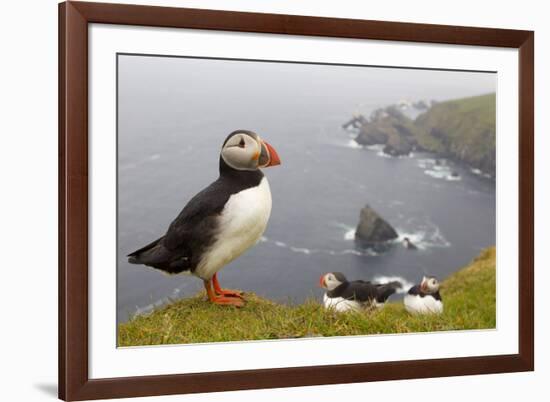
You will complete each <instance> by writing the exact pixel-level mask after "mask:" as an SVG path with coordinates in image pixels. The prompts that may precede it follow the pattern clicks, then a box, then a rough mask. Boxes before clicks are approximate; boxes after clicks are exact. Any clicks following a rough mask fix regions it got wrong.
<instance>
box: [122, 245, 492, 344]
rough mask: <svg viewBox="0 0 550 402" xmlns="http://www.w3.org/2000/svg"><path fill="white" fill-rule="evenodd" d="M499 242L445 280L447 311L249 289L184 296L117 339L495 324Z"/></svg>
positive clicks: (125, 328) (180, 340)
mask: <svg viewBox="0 0 550 402" xmlns="http://www.w3.org/2000/svg"><path fill="white" fill-rule="evenodd" d="M495 278H496V269H495V248H494V247H492V248H489V249H487V250H485V251H483V252H482V253H481V255H480V256H479V257H477V258H476V259H475V260H473V261H472V262H471V263H470V264H469V265H468V266H467V267H465V268H463V269H461V270H460V271H458V272H456V273H454V274H453V275H451V276H450V277H449V278H447V279H446V280H445V281H443V283H442V286H441V295H442V297H443V300H444V303H445V311H444V313H443V314H441V315H439V316H411V315H410V314H408V313H407V312H406V311H405V308H404V307H403V304H402V303H397V302H395V303H388V304H387V305H386V306H385V307H384V308H383V309H381V310H376V311H364V312H349V313H335V312H332V311H327V310H325V309H324V308H323V307H322V306H321V304H320V302H319V301H317V300H309V301H307V302H305V303H304V304H300V305H284V304H278V303H274V302H272V301H269V300H266V299H263V298H260V297H258V296H256V295H254V294H252V293H247V294H246V297H247V300H248V303H247V304H246V306H245V307H243V308H241V309H237V308H234V307H220V306H216V305H213V304H210V303H208V302H207V301H206V299H205V296H204V294H199V295H196V296H194V297H191V298H188V299H181V300H178V301H175V302H174V303H172V304H170V305H167V306H165V307H162V308H160V309H158V310H156V311H154V312H153V313H151V314H149V315H143V316H136V317H134V318H133V319H132V320H130V321H129V322H128V323H125V324H122V325H120V326H119V331H118V345H119V346H138V345H160V344H184V343H197V342H224V341H241V340H258V339H285V338H303V337H316V336H342V335H367V334H391V333H404V332H425V331H445V330H462V329H485V328H495V324H496V308H495V306H496V282H495Z"/></svg>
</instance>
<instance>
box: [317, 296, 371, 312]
mask: <svg viewBox="0 0 550 402" xmlns="http://www.w3.org/2000/svg"><path fill="white" fill-rule="evenodd" d="M323 305H324V306H325V308H326V309H329V310H334V311H337V312H339V313H343V312H346V311H359V310H361V309H362V307H363V305H362V304H361V303H359V302H357V301H355V300H347V299H344V298H343V297H328V296H327V295H326V293H325V294H324V295H323Z"/></svg>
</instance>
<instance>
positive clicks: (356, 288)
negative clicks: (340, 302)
mask: <svg viewBox="0 0 550 402" xmlns="http://www.w3.org/2000/svg"><path fill="white" fill-rule="evenodd" d="M400 287H401V284H400V283H399V282H390V283H386V284H373V283H371V282H367V281H362V280H358V281H353V282H350V283H349V284H348V286H347V288H346V289H345V291H343V293H342V296H341V297H343V298H345V299H348V300H357V301H359V302H367V301H372V300H376V301H377V302H379V303H384V302H385V301H386V300H387V299H388V297H390V296H391V295H392V294H394V293H395V292H396V290H397V289H399V288H400Z"/></svg>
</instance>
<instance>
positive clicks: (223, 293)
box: [212, 274, 244, 300]
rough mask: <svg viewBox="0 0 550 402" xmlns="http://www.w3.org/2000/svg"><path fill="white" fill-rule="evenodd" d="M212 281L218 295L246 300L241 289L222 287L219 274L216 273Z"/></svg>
mask: <svg viewBox="0 0 550 402" xmlns="http://www.w3.org/2000/svg"><path fill="white" fill-rule="evenodd" d="M212 283H213V284H214V292H216V294H217V295H220V296H224V297H238V298H239V299H243V300H244V297H243V292H241V291H240V290H232V289H222V287H221V286H220V283H219V282H218V277H217V274H214V276H213V277H212Z"/></svg>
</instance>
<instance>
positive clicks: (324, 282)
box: [319, 272, 348, 290]
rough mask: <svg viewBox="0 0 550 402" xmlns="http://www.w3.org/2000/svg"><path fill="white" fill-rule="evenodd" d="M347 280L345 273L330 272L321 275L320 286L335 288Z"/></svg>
mask: <svg viewBox="0 0 550 402" xmlns="http://www.w3.org/2000/svg"><path fill="white" fill-rule="evenodd" d="M347 281H348V280H347V279H346V277H345V276H344V274H343V273H341V272H329V273H328V274H324V275H321V278H319V286H321V287H322V288H325V289H327V290H334V289H336V288H337V287H338V286H340V285H341V284H342V283H345V282H347Z"/></svg>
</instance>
